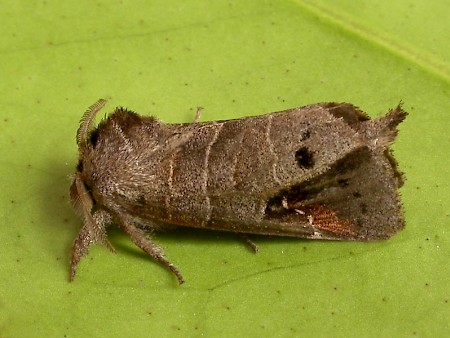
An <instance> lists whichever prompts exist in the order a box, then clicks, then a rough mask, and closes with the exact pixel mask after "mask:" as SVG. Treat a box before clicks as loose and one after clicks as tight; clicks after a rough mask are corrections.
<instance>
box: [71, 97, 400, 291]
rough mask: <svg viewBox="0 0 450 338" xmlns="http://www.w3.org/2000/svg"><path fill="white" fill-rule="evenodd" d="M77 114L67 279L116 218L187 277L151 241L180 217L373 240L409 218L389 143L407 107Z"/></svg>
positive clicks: (190, 223) (199, 223)
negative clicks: (202, 116) (206, 118)
mask: <svg viewBox="0 0 450 338" xmlns="http://www.w3.org/2000/svg"><path fill="white" fill-rule="evenodd" d="M105 104H106V101H105V100H99V101H97V102H96V103H95V104H94V105H92V106H91V107H90V108H89V109H88V111H87V112H86V113H85V114H84V115H83V117H82V119H81V125H80V127H79V129H78V132H77V144H78V149H79V162H78V165H77V171H76V173H75V175H74V177H73V183H72V185H71V188H70V197H71V202H72V204H73V205H74V207H75V210H76V211H77V212H78V213H79V214H80V216H81V217H82V218H83V220H84V226H83V228H82V229H81V231H80V232H79V234H78V236H77V237H76V239H75V241H74V243H73V249H72V258H71V267H70V279H71V280H73V279H74V277H75V272H76V268H77V264H78V263H79V261H80V259H81V258H82V257H83V256H84V255H86V253H87V252H88V249H89V247H90V246H91V245H92V244H94V243H96V242H100V243H103V244H105V245H106V246H107V247H108V248H109V249H110V250H111V251H113V252H114V248H113V247H112V245H111V244H110V242H109V241H108V239H107V234H106V228H107V226H108V225H110V224H113V223H114V224H116V225H118V226H120V227H121V228H122V229H123V230H124V231H125V233H127V234H128V236H129V237H130V238H131V240H132V241H133V242H134V244H136V245H137V246H138V247H139V248H141V249H142V250H143V251H145V252H146V253H147V254H149V255H150V256H151V257H153V258H154V259H155V260H156V261H158V262H160V263H161V264H162V265H163V266H165V267H166V268H167V269H169V270H170V271H172V272H173V273H174V274H175V275H176V277H177V279H178V282H179V283H180V284H181V283H183V282H184V280H183V277H182V275H181V273H180V272H179V270H178V269H177V268H176V267H175V266H174V265H173V264H172V263H170V262H169V261H168V260H167V259H166V258H165V256H164V253H163V250H162V249H161V248H160V247H159V246H158V245H157V244H156V243H155V242H154V241H153V240H152V233H153V232H155V231H158V230H164V229H169V228H173V227H176V226H181V227H191V228H202V229H211V230H220V231H229V232H234V233H238V234H241V236H242V237H243V238H244V239H245V240H246V241H247V243H249V244H250V245H251V246H252V247H253V248H254V249H257V247H256V245H254V243H253V242H251V241H250V240H249V239H248V238H247V237H246V235H247V234H259V235H276V236H292V237H299V238H309V239H325V240H356V241H372V240H382V239H387V238H389V237H391V236H392V235H393V234H395V233H396V232H397V231H399V230H401V229H402V228H403V226H404V220H403V215H402V210H401V205H400V201H399V194H398V188H399V187H401V186H402V184H403V179H402V174H401V172H399V171H398V170H397V163H396V161H395V159H394V158H393V156H392V153H391V150H390V148H389V146H390V144H391V143H392V142H393V141H394V139H395V137H396V135H397V126H398V124H399V123H401V122H402V121H403V119H404V118H405V117H406V115H407V113H406V112H405V111H403V110H402V108H401V105H398V106H397V107H396V108H395V109H392V110H390V111H389V112H388V113H387V114H386V115H385V116H383V117H379V118H375V119H370V118H369V117H368V115H366V114H365V113H363V112H362V111H361V110H359V109H358V108H356V107H355V106H353V105H351V104H348V103H331V102H330V103H318V104H313V105H309V106H306V107H301V108H294V109H289V110H285V111H281V112H276V113H270V114H267V115H263V116H255V117H246V118H241V119H236V120H224V121H211V122H198V117H199V114H197V117H196V119H195V121H194V122H193V123H181V124H165V123H163V122H161V121H159V120H158V119H156V118H155V117H145V116H140V115H138V114H136V113H134V112H132V111H130V110H127V109H124V108H116V109H115V111H114V112H113V113H112V114H111V115H109V116H108V117H107V118H105V119H104V120H103V121H101V122H100V124H99V125H98V126H97V127H94V120H95V115H96V114H97V113H98V111H99V110H100V109H101V108H103V107H104V105H105Z"/></svg>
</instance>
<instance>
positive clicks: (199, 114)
mask: <svg viewBox="0 0 450 338" xmlns="http://www.w3.org/2000/svg"><path fill="white" fill-rule="evenodd" d="M202 110H203V107H197V111H196V112H195V117H194V121H192V123H197V122H199V121H200V118H201V116H202Z"/></svg>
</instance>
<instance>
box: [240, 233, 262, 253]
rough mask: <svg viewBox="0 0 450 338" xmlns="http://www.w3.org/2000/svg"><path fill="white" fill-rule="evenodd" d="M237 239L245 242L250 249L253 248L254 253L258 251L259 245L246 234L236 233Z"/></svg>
mask: <svg viewBox="0 0 450 338" xmlns="http://www.w3.org/2000/svg"><path fill="white" fill-rule="evenodd" d="M236 235H237V236H238V237H239V239H241V240H243V241H244V243H245V244H247V245H248V246H249V247H250V249H252V250H253V252H254V253H257V252H258V251H259V247H258V246H257V245H256V244H255V242H253V241H252V240H251V239H250V238H249V237H248V236H247V235H245V234H236Z"/></svg>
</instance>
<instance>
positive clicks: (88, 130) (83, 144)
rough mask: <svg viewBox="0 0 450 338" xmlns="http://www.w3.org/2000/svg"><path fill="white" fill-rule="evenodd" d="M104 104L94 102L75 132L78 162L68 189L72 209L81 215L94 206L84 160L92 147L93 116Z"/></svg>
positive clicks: (103, 101)
mask: <svg viewBox="0 0 450 338" xmlns="http://www.w3.org/2000/svg"><path fill="white" fill-rule="evenodd" d="M105 104H106V100H104V99H100V100H98V101H97V102H95V103H94V104H93V105H92V106H90V107H89V108H88V110H87V111H86V112H85V113H84V114H83V116H82V118H81V120H80V127H79V128H78V131H77V145H78V153H79V160H78V164H77V172H76V173H75V175H74V178H73V181H72V185H71V187H70V200H71V202H72V205H73V207H74V209H75V210H76V211H77V212H78V213H79V214H81V215H83V214H85V213H86V212H90V211H91V210H92V207H93V205H94V201H93V198H92V195H91V192H90V189H89V187H88V186H87V185H86V182H85V179H84V175H83V170H84V160H85V155H86V152H87V150H89V149H90V148H91V147H92V144H91V142H90V137H91V134H92V130H93V127H94V121H95V116H96V115H97V113H98V112H99V111H100V109H102V108H103V107H104V106H105Z"/></svg>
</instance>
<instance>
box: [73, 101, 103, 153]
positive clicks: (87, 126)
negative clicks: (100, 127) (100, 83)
mask: <svg viewBox="0 0 450 338" xmlns="http://www.w3.org/2000/svg"><path fill="white" fill-rule="evenodd" d="M106 102H107V101H106V100H105V99H100V100H98V101H97V102H95V103H94V104H93V105H92V106H90V107H89V108H88V110H87V111H86V112H85V113H84V114H83V116H82V117H81V120H80V127H79V128H78V130H77V144H78V149H79V151H80V154H82V153H83V152H84V150H85V149H86V147H87V136H88V133H89V131H90V130H91V129H92V126H93V123H94V119H95V115H96V114H97V113H98V112H99V110H100V109H102V108H103V107H104V106H105V105H106Z"/></svg>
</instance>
